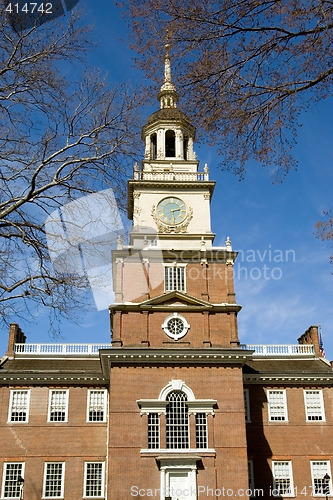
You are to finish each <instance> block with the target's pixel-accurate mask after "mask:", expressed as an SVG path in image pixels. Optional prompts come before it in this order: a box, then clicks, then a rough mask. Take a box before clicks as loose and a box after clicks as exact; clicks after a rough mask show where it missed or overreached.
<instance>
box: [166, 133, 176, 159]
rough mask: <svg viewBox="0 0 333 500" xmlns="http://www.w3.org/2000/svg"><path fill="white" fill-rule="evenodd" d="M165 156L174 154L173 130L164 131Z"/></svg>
mask: <svg viewBox="0 0 333 500" xmlns="http://www.w3.org/2000/svg"><path fill="white" fill-rule="evenodd" d="M165 156H168V157H173V158H174V157H175V156H176V135H175V131H174V130H167V131H166V132H165Z"/></svg>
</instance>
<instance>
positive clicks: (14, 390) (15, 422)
mask: <svg viewBox="0 0 333 500" xmlns="http://www.w3.org/2000/svg"><path fill="white" fill-rule="evenodd" d="M15 392H24V393H27V404H26V419H25V420H21V421H17V420H11V416H12V407H13V398H14V393H15ZM29 410H30V389H11V390H10V398H9V407H8V419H7V423H8V424H27V423H29V413H30V412H29Z"/></svg>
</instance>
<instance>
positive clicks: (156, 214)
mask: <svg viewBox="0 0 333 500" xmlns="http://www.w3.org/2000/svg"><path fill="white" fill-rule="evenodd" d="M168 68H169V65H168V54H166V72H165V81H164V84H163V86H162V88H161V92H160V94H159V99H160V101H161V109H160V110H159V111H157V112H156V113H154V114H153V115H152V116H151V117H150V118H149V119H148V123H147V125H146V126H145V127H144V129H143V138H144V140H145V157H144V160H143V161H142V166H141V169H140V168H139V167H138V166H137V165H136V166H135V169H134V179H133V180H131V181H130V182H129V217H130V219H132V220H133V231H132V233H131V235H130V239H129V242H130V245H124V244H123V243H122V242H121V241H120V240H121V239H120V240H119V242H118V248H117V250H114V251H113V252H112V260H113V283H114V291H115V304H113V305H111V306H110V318H111V330H112V331H111V344H110V345H108V346H104V347H101V348H99V349H97V348H96V349H95V350H94V347H89V348H88V347H87V348H86V349H85V348H84V346H80V347H77V348H76V347H75V346H71V347H70V349H68V350H66V349H67V348H66V346H65V347H64V349H63V350H62V348H61V346H60V347H59V346H40V348H38V347H36V346H34V345H32V346H29V344H25V340H26V339H25V336H24V334H23V333H22V331H21V330H20V328H19V327H18V325H16V324H12V325H11V326H10V333H9V344H8V350H7V353H6V355H5V356H4V357H3V358H1V360H0V443H1V447H0V477H1V478H2V479H1V481H2V483H1V492H0V498H1V500H5V499H6V498H7V499H12V500H20V499H21V500H22V498H24V500H40V499H41V498H42V499H53V500H54V499H66V500H80V499H87V498H88V499H89V498H99V499H104V500H129V499H131V498H156V499H158V500H197V499H205V498H206V499H210V498H214V499H215V500H216V499H221V498H226V497H233V498H242V499H249V498H250V497H251V496H252V497H255V498H264V499H267V500H268V499H271V498H274V497H275V498H284V497H293V498H298V499H302V500H303V499H304V498H310V497H311V493H314V494H315V496H316V497H318V498H325V497H326V498H327V497H328V496H331V495H332V494H333V489H332V480H331V465H332V459H333V427H332V426H333V404H332V403H333V392H332V381H333V373H332V367H331V365H330V364H329V363H328V362H327V361H326V360H325V359H323V357H322V356H321V352H320V346H319V339H318V329H317V327H315V326H312V327H310V328H309V330H308V331H307V332H305V334H304V335H302V336H301V337H300V338H299V344H298V345H290V346H275V347H272V346H271V347H270V346H264V347H263V346H252V347H251V346H248V347H246V346H242V345H241V344H240V341H239V338H238V330H237V315H238V312H239V311H240V309H241V307H240V306H239V305H238V304H237V303H236V299H235V292H234V285H233V264H234V261H235V259H236V257H237V253H236V252H233V251H232V248H231V242H230V240H229V238H228V240H227V242H226V246H225V247H223V248H221V247H213V246H212V242H213V240H214V234H213V233H212V232H211V230H210V216H209V215H210V213H209V210H210V199H211V195H212V192H213V189H214V183H213V182H211V181H209V175H208V167H207V166H205V167H204V170H203V172H198V161H197V160H196V156H195V154H194V151H193V140H194V136H195V129H194V127H192V125H191V124H190V123H189V121H188V119H187V118H186V116H185V115H184V114H183V113H181V112H180V111H179V110H178V108H176V102H177V99H178V94H177V93H176V91H175V89H174V87H173V84H172V82H171V75H170V69H168ZM170 141H171V143H170ZM170 151H172V152H173V153H172V154H173V155H174V157H172V158H170V157H169V154H170V153H169V152H170ZM167 153H168V154H167ZM92 340H93V339H92ZM23 479H24V483H23V482H22V481H23ZM313 488H314V489H313Z"/></svg>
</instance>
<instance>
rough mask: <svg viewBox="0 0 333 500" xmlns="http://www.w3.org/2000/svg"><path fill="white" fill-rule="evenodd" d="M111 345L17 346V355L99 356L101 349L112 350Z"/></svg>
mask: <svg viewBox="0 0 333 500" xmlns="http://www.w3.org/2000/svg"><path fill="white" fill-rule="evenodd" d="M110 348H111V344H15V348H14V352H15V354H35V355H41V356H49V355H52V354H53V355H55V356H63V355H66V356H68V355H73V356H83V355H88V356H98V352H99V350H100V349H110Z"/></svg>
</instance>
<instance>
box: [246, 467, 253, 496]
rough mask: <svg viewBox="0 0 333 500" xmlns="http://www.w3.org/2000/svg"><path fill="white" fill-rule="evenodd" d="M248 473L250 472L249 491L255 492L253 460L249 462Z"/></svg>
mask: <svg viewBox="0 0 333 500" xmlns="http://www.w3.org/2000/svg"><path fill="white" fill-rule="evenodd" d="M247 471H248V475H249V490H251V492H253V490H254V471H253V460H248V462H247ZM250 496H251V495H250Z"/></svg>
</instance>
